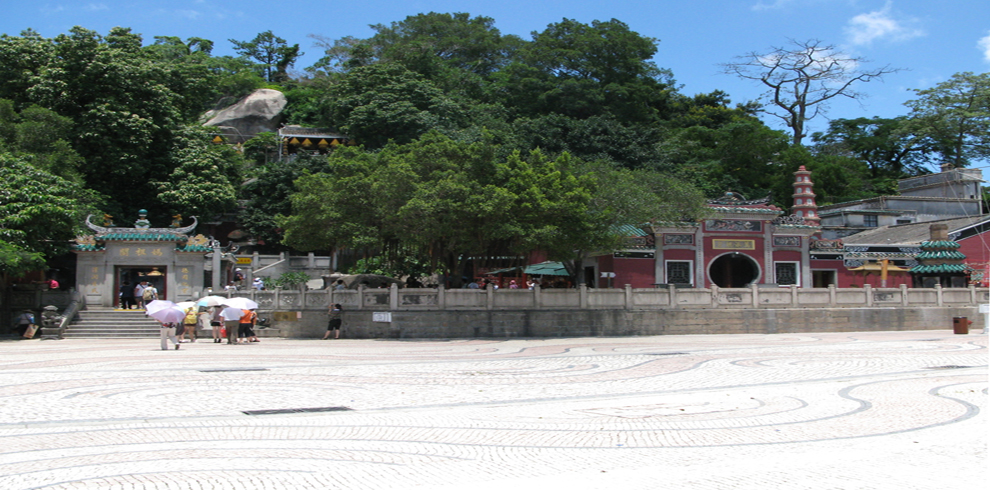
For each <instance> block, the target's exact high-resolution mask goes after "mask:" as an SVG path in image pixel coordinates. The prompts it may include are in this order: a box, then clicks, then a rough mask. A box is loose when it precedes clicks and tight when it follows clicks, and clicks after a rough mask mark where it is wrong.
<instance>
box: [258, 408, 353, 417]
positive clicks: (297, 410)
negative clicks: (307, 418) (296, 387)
mask: <svg viewBox="0 0 990 490" xmlns="http://www.w3.org/2000/svg"><path fill="white" fill-rule="evenodd" d="M351 410H352V409H350V408H347V407H316V408H280V409H276V410H241V413H243V414H244V415H278V414H283V413H314V412H350V411H351Z"/></svg>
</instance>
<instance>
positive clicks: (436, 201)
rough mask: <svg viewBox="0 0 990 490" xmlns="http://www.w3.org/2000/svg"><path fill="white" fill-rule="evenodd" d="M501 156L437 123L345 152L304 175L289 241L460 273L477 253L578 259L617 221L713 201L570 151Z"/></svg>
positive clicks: (606, 237) (601, 243)
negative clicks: (379, 145) (404, 138)
mask: <svg viewBox="0 0 990 490" xmlns="http://www.w3.org/2000/svg"><path fill="white" fill-rule="evenodd" d="M500 155H501V152H500V151H499V149H498V148H497V147H496V145H493V144H492V143H491V141H479V142H473V143H467V142H457V141H454V140H451V139H450V138H447V137H445V136H443V135H441V134H439V133H437V132H430V133H428V134H427V135H425V136H423V137H422V138H420V139H419V140H417V141H414V142H411V143H409V144H406V145H397V144H390V145H388V146H386V147H385V148H383V149H382V150H381V151H379V152H375V153H369V152H367V151H365V150H362V149H359V148H345V149H342V150H338V151H337V152H335V153H333V154H332V155H331V156H330V158H329V166H330V169H329V173H327V174H314V175H309V176H305V177H302V178H300V179H299V180H297V181H296V188H297V189H298V192H296V193H295V194H293V195H292V205H293V207H292V209H293V214H292V215H290V216H285V217H283V218H282V219H281V220H280V221H279V223H280V224H281V225H282V226H283V227H284V228H285V243H286V244H288V245H290V246H293V247H295V248H297V249H300V250H316V249H320V250H325V249H336V248H350V249H357V250H371V251H374V250H380V251H382V253H383V255H384V256H385V257H386V258H387V261H388V262H389V263H398V261H399V258H400V257H403V256H412V257H416V258H418V259H420V261H421V262H423V263H429V264H431V267H434V268H437V269H441V270H443V271H444V272H445V273H447V274H450V275H452V276H453V277H460V275H461V272H462V270H463V267H464V263H465V260H466V259H467V258H468V257H472V256H473V257H491V256H504V255H516V256H518V255H525V254H527V253H528V252H531V251H533V250H543V251H545V252H546V253H548V254H549V256H550V257H551V258H553V259H565V260H572V261H573V260H576V259H577V258H578V257H580V256H581V254H587V253H589V252H591V251H601V250H607V249H608V247H609V246H611V245H614V244H615V237H616V232H615V231H614V227H615V226H616V225H619V224H629V223H630V221H629V220H633V221H632V222H634V223H636V222H639V221H642V222H645V221H647V220H649V219H652V218H657V217H663V216H670V215H677V216H681V215H683V214H691V213H689V212H688V213H685V212H684V210H685V209H688V208H689V207H690V206H688V204H687V203H689V202H690V203H698V202H701V201H700V199H698V198H693V200H692V199H688V198H687V197H686V196H688V195H689V194H690V193H688V192H685V193H676V194H677V196H678V197H677V199H678V200H680V202H676V201H670V200H667V199H662V198H660V197H657V198H654V196H664V194H662V193H659V191H660V190H662V189H667V190H668V192H670V193H669V194H666V196H667V197H670V196H671V195H672V194H675V192H674V191H673V190H672V189H674V188H675V186H674V185H671V181H669V180H667V181H663V182H660V180H659V179H657V178H653V177H650V176H649V175H650V174H647V173H642V174H639V173H623V174H615V173H613V172H615V170H614V169H613V168H612V167H610V166H607V165H601V166H599V167H597V168H596V169H595V171H591V170H585V171H581V172H578V171H577V162H576V161H575V160H574V159H572V158H571V157H570V156H569V155H567V154H563V155H561V156H559V157H557V158H549V157H547V156H546V155H544V154H543V153H542V152H540V151H538V150H534V151H532V152H530V153H528V154H522V153H520V152H513V153H511V154H509V155H508V156H505V157H502V156H500ZM606 183H607V184H609V185H604V184H606ZM633 184H635V186H633ZM654 186H655V187H654ZM676 188H677V189H685V188H686V187H676ZM605 189H607V191H606V190H605ZM694 196H700V194H697V193H696V192H695V194H694ZM678 206H681V208H678V210H677V211H676V212H668V211H669V210H670V209H671V208H677V207H678ZM483 261H484V259H479V262H481V263H479V266H481V267H484V266H485V265H486V264H484V263H483Z"/></svg>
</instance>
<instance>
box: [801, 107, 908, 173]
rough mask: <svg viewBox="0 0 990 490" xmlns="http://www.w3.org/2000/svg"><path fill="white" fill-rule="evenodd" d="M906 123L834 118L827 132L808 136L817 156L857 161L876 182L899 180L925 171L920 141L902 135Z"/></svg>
mask: <svg viewBox="0 0 990 490" xmlns="http://www.w3.org/2000/svg"><path fill="white" fill-rule="evenodd" d="M906 122H907V118H906V117H896V118H892V119H887V118H880V117H873V118H865V117H860V118H856V119H833V120H832V121H830V122H829V125H828V131H826V132H824V133H814V134H813V135H812V136H811V137H812V140H813V141H814V142H815V143H816V147H815V151H816V153H819V154H827V155H836V156H849V157H854V158H857V159H859V160H860V161H862V162H864V163H866V164H867V165H868V166H869V168H870V174H871V176H872V178H875V179H876V178H893V179H902V178H906V177H911V176H913V175H918V174H919V173H924V172H925V169H924V164H925V163H926V159H925V153H926V152H927V147H926V146H925V145H923V144H922V141H920V140H918V139H915V138H912V137H911V136H910V135H908V134H906V133H905V132H904V128H905V123H906Z"/></svg>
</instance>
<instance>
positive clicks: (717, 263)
mask: <svg viewBox="0 0 990 490" xmlns="http://www.w3.org/2000/svg"><path fill="white" fill-rule="evenodd" d="M708 277H709V278H711V280H712V282H713V283H715V285H717V286H718V287H720V288H742V287H746V286H748V285H750V284H752V283H753V281H756V279H757V278H759V277H760V267H759V265H757V263H756V262H755V261H754V260H753V259H752V258H750V257H749V256H748V255H746V254H741V253H739V252H733V253H730V254H725V255H723V256H721V257H719V258H717V259H715V260H714V261H712V264H711V265H710V266H709V267H708Z"/></svg>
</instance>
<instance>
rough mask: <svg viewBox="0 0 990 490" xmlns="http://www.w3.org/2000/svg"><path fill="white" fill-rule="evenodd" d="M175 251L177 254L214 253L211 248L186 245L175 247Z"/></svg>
mask: <svg viewBox="0 0 990 490" xmlns="http://www.w3.org/2000/svg"><path fill="white" fill-rule="evenodd" d="M175 250H176V251H177V252H211V251H213V249H212V248H210V247H209V246H207V245H186V246H181V245H180V246H178V247H175Z"/></svg>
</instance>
